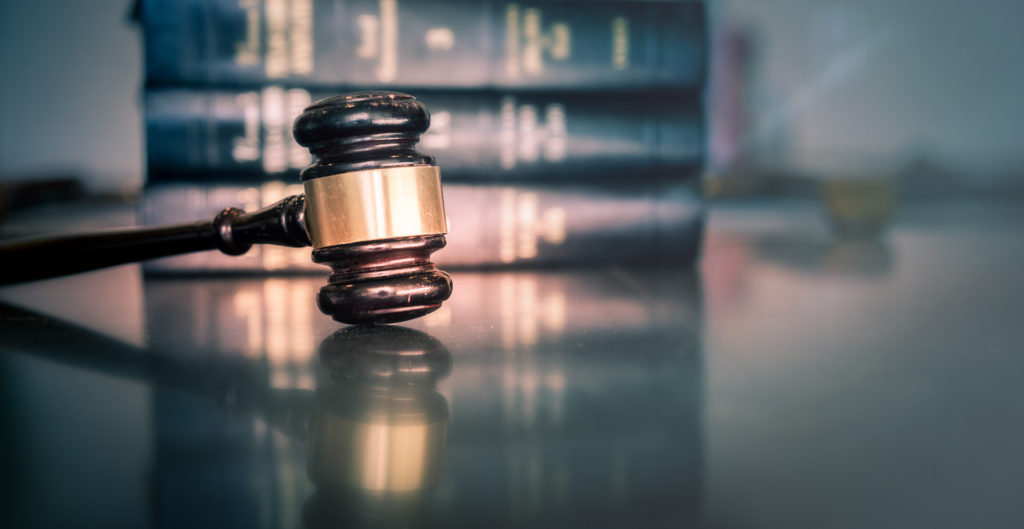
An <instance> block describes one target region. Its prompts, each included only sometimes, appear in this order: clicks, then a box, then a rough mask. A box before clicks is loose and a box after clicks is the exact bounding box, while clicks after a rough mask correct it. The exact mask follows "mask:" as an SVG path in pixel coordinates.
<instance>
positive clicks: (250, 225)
mask: <svg viewBox="0 0 1024 529" xmlns="http://www.w3.org/2000/svg"><path fill="white" fill-rule="evenodd" d="M253 244H276V245H279V246H291V247H295V248H298V247H302V246H309V245H310V241H309V234H308V232H307V231H306V223H305V197H304V196H303V195H295V196H291V197H288V198H285V199H283V200H281V201H279V202H277V203H275V204H273V205H271V206H268V207H266V208H263V209H261V210H259V211H255V212H252V213H246V212H244V211H242V210H240V209H236V208H227V209H225V210H223V211H221V212H220V213H218V214H217V216H216V217H214V218H213V220H210V221H207V222H195V223H192V224H178V225H174V226H162V227H153V228H127V229H115V230H107V231H102V232H96V233H85V234H78V235H65V236H58V237H53V238H43V239H30V240H24V241H15V242H12V243H8V244H5V245H0V285H8V284H12V283H21V282H24V281H33V280H36V279H45V278H50V277H57V276H62V275H67V274H74V273H77V272H85V271H88V270H96V269H98V268H104V267H108V266H114V265H119V264H125V263H134V262H137V261H144V260H146V259H154V258H157V257H167V256H170V255H179V254H183V253H190V252H199V251H203V250H214V249H217V250H220V251H222V252H224V253H226V254H228V255H241V254H243V253H245V252H247V251H249V248H252V245H253Z"/></svg>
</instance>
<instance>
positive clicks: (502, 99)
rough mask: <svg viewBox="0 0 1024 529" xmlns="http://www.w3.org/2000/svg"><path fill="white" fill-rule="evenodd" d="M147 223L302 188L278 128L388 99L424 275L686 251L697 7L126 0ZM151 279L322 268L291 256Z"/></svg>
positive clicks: (166, 263) (695, 246)
mask: <svg viewBox="0 0 1024 529" xmlns="http://www.w3.org/2000/svg"><path fill="white" fill-rule="evenodd" d="M141 8H142V9H141V18H142V25H143V31H144V36H145V46H146V87H145V116H146V136H147V154H148V173H149V178H148V181H147V184H146V188H145V191H144V195H143V196H144V198H143V218H144V219H145V221H146V223H148V224H165V223H173V222H183V221H189V220H195V219H201V218H207V217H210V216H212V215H214V214H215V213H216V212H217V211H219V210H220V209H222V208H224V207H228V206H235V207H243V208H248V209H251V208H259V207H262V206H263V205H267V204H270V203H272V202H274V201H276V200H278V199H280V198H283V197H285V196H288V195H290V194H297V193H301V192H302V187H301V184H300V183H299V178H298V174H299V171H300V170H301V169H302V168H304V167H306V166H307V165H309V164H311V163H312V159H311V157H310V154H309V152H308V151H306V150H305V149H304V148H302V147H300V146H299V145H298V144H296V143H295V142H294V140H293V139H292V134H291V127H292V121H293V120H294V118H295V116H297V115H298V114H299V113H300V112H301V111H302V110H303V108H305V107H306V106H307V105H309V104H310V103H312V102H313V101H316V100H318V99H320V98H323V97H328V96H331V95H335V94H339V93H344V92H352V91H359V90H375V89H387V90H396V91H401V92H406V93H409V94H412V95H414V96H416V97H417V98H418V99H420V100H421V101H423V102H424V104H426V106H427V108H428V109H429V110H430V112H431V126H430V129H429V130H428V131H427V133H426V134H424V135H423V136H422V138H421V141H420V144H419V150H420V151H422V152H424V153H426V154H430V155H433V156H435V158H436V159H437V164H438V166H440V168H441V175H442V181H443V182H444V194H445V205H446V209H447V215H448V222H449V233H448V237H447V239H448V246H447V248H445V249H444V250H442V251H440V252H438V253H437V254H435V256H434V259H435V261H436V262H437V263H438V264H439V265H442V266H448V267H458V266H472V267H487V266H514V265H531V264H543V265H551V264H587V263H605V262H692V261H693V260H694V259H695V258H696V256H697V254H698V251H699V247H700V240H701V232H702V227H703V206H702V200H701V196H700V179H701V168H702V167H703V162H704V152H705V148H704V144H705V116H704V86H705V79H706V68H707V66H706V64H707V56H708V49H707V24H706V17H705V10H704V4H703V2H697V1H686V2H679V1H648V0H634V1H618V2H606V1H590V2H583V1H571V0H561V1H547V2H541V1H533V2H504V1H502V2H498V1H487V0H421V1H417V2H412V1H403V2H399V1H397V0H372V1H370V0H142V2H141ZM148 269H149V270H156V271H172V272H182V271H204V270H205V271H209V270H213V271H244V270H252V271H256V270H286V271H295V270H326V269H325V268H323V267H321V266H319V265H316V264H314V263H312V262H311V261H310V258H309V251H308V250H303V249H291V248H277V247H263V248H254V249H253V251H251V252H250V253H249V254H247V255H245V256H242V257H227V256H222V255H219V254H216V253H214V252H206V253H202V254H194V255H188V256H181V257H174V258H168V259H163V260H159V261H154V262H151V263H149V265H148Z"/></svg>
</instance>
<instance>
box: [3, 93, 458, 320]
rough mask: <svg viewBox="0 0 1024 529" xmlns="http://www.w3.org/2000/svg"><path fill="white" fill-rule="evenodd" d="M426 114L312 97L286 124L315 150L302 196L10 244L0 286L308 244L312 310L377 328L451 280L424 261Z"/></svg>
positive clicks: (436, 194) (437, 230) (431, 239)
mask: <svg viewBox="0 0 1024 529" xmlns="http://www.w3.org/2000/svg"><path fill="white" fill-rule="evenodd" d="M429 126H430V114H429V113H428V111H427V109H426V107H425V106H424V105H423V104H422V103H420V102H419V101H417V100H416V98H414V97H412V96H410V95H407V94H401V93H396V92H382V91H371V92H358V93H352V94H345V95H339V96H335V97H330V98H327V99H323V100H321V101H318V102H316V103H314V104H312V105H311V106H309V107H307V108H306V109H305V110H304V111H303V112H302V114H300V115H299V116H298V117H297V118H296V119H295V124H294V128H293V133H294V135H295V140H296V141H297V142H298V143H299V144H301V145H302V146H304V147H306V148H308V149H309V150H310V152H311V153H312V154H313V156H314V158H315V161H314V163H313V165H311V166H309V167H307V168H305V169H304V170H303V171H302V173H301V179H302V183H303V188H304V191H305V193H304V194H303V195H296V196H291V197H288V198H285V199H283V200H281V201H279V202H277V203H275V204H273V205H270V206H268V207H266V208H264V209H261V210H259V211H255V212H251V213H246V212H244V211H242V210H240V209H237V208H227V209H225V210H223V211H221V212H220V213H218V214H217V215H216V216H215V217H214V218H213V219H212V220H210V221H207V222H196V223H192V224H181V225H174V226H164V227H150V228H132V229H119V230H110V231H105V232H97V233H91V234H81V235H70V236H62V237H56V238H49V239H36V240H28V241H19V242H13V243H10V244H7V245H3V246H0V263H3V273H2V274H0V284H11V283H19V282H24V281H32V280H36V279H44V278H49V277H56V276H61V275H66V274H72V273H76V272H84V271H87V270H95V269H98V268H103V267H107V266H113V265H118V264H124V263H130V262H136V261H142V260H146V259H153V258H157V257H166V256H170V255H178V254H183V253H189V252H197V251H204V250H213V249H217V250H220V251H221V252H223V253H225V254H228V255H241V254H243V253H245V252H246V251H248V250H249V249H250V248H251V247H252V246H253V245H254V244H276V245H281V246H290V247H303V246H312V247H313V255H312V258H313V261H314V262H317V263H321V264H324V265H327V266H330V267H331V275H330V277H329V278H328V283H327V285H326V286H324V287H323V288H321V289H320V292H319V294H318V296H317V305H318V306H319V307H320V310H321V311H322V312H324V313H325V314H327V315H329V316H331V317H333V318H334V319H335V320H337V321H339V322H341V323H351V324H384V323H394V322H399V321H404V320H409V319H412V318H417V317H419V316H423V315H424V314H428V313H430V312H433V311H434V310H436V309H438V308H439V307H440V306H441V303H442V302H444V300H446V299H448V297H449V296H450V295H451V292H452V281H451V277H449V276H448V274H446V273H445V272H443V271H441V270H439V269H438V268H437V266H436V265H434V264H433V263H432V262H431V260H430V256H431V254H432V253H433V252H435V251H437V250H439V249H441V248H443V247H444V245H445V233H447V231H448V230H447V221H446V219H445V213H444V200H443V197H442V194H441V177H440V171H439V169H438V167H437V164H436V163H435V161H434V158H433V157H432V156H429V155H427V154H423V153H420V152H418V151H417V150H416V143H417V142H418V141H419V137H420V134H421V133H423V132H424V131H426V130H427V128H428V127H429Z"/></svg>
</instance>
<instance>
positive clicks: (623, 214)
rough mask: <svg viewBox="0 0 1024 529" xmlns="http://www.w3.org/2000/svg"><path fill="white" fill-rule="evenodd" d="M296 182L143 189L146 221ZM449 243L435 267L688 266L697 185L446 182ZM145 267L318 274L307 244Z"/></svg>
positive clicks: (699, 223)
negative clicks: (548, 184)
mask: <svg viewBox="0 0 1024 529" xmlns="http://www.w3.org/2000/svg"><path fill="white" fill-rule="evenodd" d="M301 192H302V187H301V186H300V185H298V184H285V183H283V182H269V183H264V184H261V185H258V186H245V185H237V184H234V185H232V184H225V185H189V184H161V185H150V186H148V188H147V189H146V192H145V193H144V196H143V211H142V217H143V219H144V222H145V223H146V224H170V223H177V222H187V221H193V220H197V219H203V218H209V217H212V216H213V215H215V214H216V213H217V212H218V211H219V210H221V209H223V208H225V207H229V206H235V207H243V208H246V209H253V208H258V207H261V206H263V205H267V204H270V203H273V202H274V201H276V200H279V199H281V198H283V197H285V196H288V195H291V194H296V193H301ZM444 195H445V209H446V212H447V217H448V226H449V230H448V236H447V241H448V245H447V247H446V248H444V249H442V250H440V251H439V252H437V253H436V254H435V255H434V261H435V262H436V263H438V264H439V265H441V266H449V267H480V266H516V265H571V264H588V263H597V262H600V263H604V264H607V263H623V264H624V263H652V262H653V263H666V262H674V263H691V262H693V261H694V260H695V259H696V257H697V254H698V251H699V248H700V242H701V232H702V228H703V218H704V212H703V206H702V202H701V200H700V197H699V191H698V189H697V182H696V181H691V182H675V183H668V182H666V183H662V184H658V185H650V186H629V187H599V186H559V187H539V186H500V185H495V186H491V185H474V184H447V185H445V187H444ZM147 270H150V271H162V272H190V271H192V272H199V271H232V272H237V271H323V272H326V271H327V269H326V268H324V267H323V266H321V265H316V264H314V263H312V262H311V261H310V254H309V249H308V248H284V247H276V246H262V247H258V248H253V250H252V251H250V252H249V253H248V254H246V255H242V256H238V257H229V256H226V255H222V254H219V253H216V252H203V253H197V254H190V255H183V256H178V257H172V258H167V259H161V260H157V261H150V262H148V263H147Z"/></svg>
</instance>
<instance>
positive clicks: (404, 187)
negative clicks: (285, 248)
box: [303, 165, 448, 248]
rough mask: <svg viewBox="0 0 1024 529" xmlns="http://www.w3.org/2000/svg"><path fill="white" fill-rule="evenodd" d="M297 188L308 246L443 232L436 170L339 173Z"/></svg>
mask: <svg viewBox="0 0 1024 529" xmlns="http://www.w3.org/2000/svg"><path fill="white" fill-rule="evenodd" d="M303 187H304V188H305V191H306V229H307V230H309V237H310V240H311V241H312V242H313V248H323V247H324V246H334V245H336V244H350V243H354V242H364V241H373V240H379V239H393V238H396V237H412V236H416V235H439V234H443V233H446V232H447V231H448V227H447V221H446V220H445V216H444V199H443V198H442V195H441V172H440V171H439V170H438V168H437V167H436V166H429V165H417V166H411V167H395V168H386V169H371V170H367V171H353V172H350V173H340V174H335V175H330V176H324V177H320V178H314V179H312V180H307V181H306V182H304V183H303Z"/></svg>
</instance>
